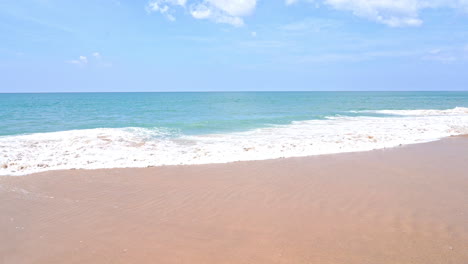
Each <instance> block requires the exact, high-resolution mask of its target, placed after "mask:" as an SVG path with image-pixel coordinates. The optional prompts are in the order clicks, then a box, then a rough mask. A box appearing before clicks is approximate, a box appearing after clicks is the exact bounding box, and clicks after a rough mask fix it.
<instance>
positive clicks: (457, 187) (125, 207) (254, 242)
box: [0, 136, 468, 264]
mask: <svg viewBox="0 0 468 264" xmlns="http://www.w3.org/2000/svg"><path fill="white" fill-rule="evenodd" d="M466 157H468V136H456V137H448V138H444V139H441V140H438V141H433V142H428V143H420V144H411V145H404V146H401V147H396V148H389V149H379V150H372V151H365V152H354V153H339V154H328V155H318V156H308V157H295V158H282V159H274V160H262V161H241V162H232V163H224V164H204V165H176V166H158V167H150V168H122V169H97V170H62V171H49V172H41V173H35V174H30V175H25V176H2V177H0V201H1V202H0V211H2V216H1V217H0V263H18V264H22V263H25V264H26V263H321V264H322V263H323V264H338V263H350V264H362V263H379V264H386V263H388V264H390V263H392V264H394V263H416V264H419V263H420V264H423V263H424V264H431V263H434V264H435V263H455V264H458V263H460V264H461V263H464V262H465V261H466V260H467V259H468V249H467V248H466V245H467V244H468V224H467V223H468V193H466V190H467V189H468V175H466V172H467V171H468V164H467V163H466ZM2 261H3V262H2Z"/></svg>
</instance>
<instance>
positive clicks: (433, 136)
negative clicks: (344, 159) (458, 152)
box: [0, 107, 468, 175]
mask: <svg viewBox="0 0 468 264" xmlns="http://www.w3.org/2000/svg"><path fill="white" fill-rule="evenodd" d="M373 113H381V114H388V115H395V116H388V117H370V116H358V117H350V116H334V117H328V118H327V119H325V120H309V121H296V122H292V123H291V124H289V125H277V126H271V127H267V128H261V129H255V130H250V131H246V132H238V133H227V134H208V135H198V136H188V135H182V134H177V133H174V131H170V130H167V129H162V128H155V129H144V128H99V129H89V130H73V131H62V132H52V133H38V134H30V135H19V136H3V137H0V175H24V174H30V173H35V172H41V171H47V170H60V169H97V168H123V167H147V166H160V165H182V164H184V165H189V164H207V163H225V162H233V161H244V160H264V159H274V158H283V157H299V156H309V155H320V154H331V153H342V152H355V151H366V150H373V149H381V148H390V147H395V146H399V145H405V144H413V143H420V142H428V141H433V140H437V139H440V138H443V137H447V136H452V135H460V134H468V108H461V107H457V108H454V109H449V110H379V111H373Z"/></svg>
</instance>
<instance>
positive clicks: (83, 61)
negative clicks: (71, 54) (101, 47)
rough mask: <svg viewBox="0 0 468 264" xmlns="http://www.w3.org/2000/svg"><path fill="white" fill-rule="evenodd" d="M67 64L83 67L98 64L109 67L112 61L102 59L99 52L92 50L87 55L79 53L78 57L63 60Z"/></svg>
mask: <svg viewBox="0 0 468 264" xmlns="http://www.w3.org/2000/svg"><path fill="white" fill-rule="evenodd" d="M65 62H66V63H69V64H74V65H78V66H80V67H85V66H87V65H93V66H99V67H110V66H112V63H110V62H107V61H105V60H103V58H102V56H101V54H100V53H99V52H93V53H92V54H91V55H89V56H85V55H80V56H79V57H78V59H73V60H67V61H65Z"/></svg>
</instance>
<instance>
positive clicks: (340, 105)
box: [0, 92, 468, 135]
mask: <svg viewBox="0 0 468 264" xmlns="http://www.w3.org/2000/svg"><path fill="white" fill-rule="evenodd" d="M455 107H468V92H219V93H56V94H0V124H2V125H1V126H0V135H18V134H27V133H38V132H53V131H66V130H75V129H92V128H123V127H142V128H160V129H161V128H164V129H167V130H168V131H170V132H171V133H174V134H186V135H197V134H210V133H225V132H233V131H246V130H250V129H255V128H260V127H265V126H270V125H275V124H276V125H277V124H289V123H291V122H292V121H302V120H315V119H324V118H326V117H330V116H336V115H345V116H360V115H366V116H369V115H374V116H385V115H379V114H375V113H374V114H369V113H356V112H353V111H361V110H383V109H387V110H410V109H451V108H455Z"/></svg>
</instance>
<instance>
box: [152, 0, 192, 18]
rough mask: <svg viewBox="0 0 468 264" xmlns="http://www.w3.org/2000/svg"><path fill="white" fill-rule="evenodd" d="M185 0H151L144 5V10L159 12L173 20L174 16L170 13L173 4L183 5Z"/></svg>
mask: <svg viewBox="0 0 468 264" xmlns="http://www.w3.org/2000/svg"><path fill="white" fill-rule="evenodd" d="M186 2H187V0H151V1H150V2H149V3H148V5H147V6H146V11H147V12H148V13H151V12H159V13H161V14H162V15H163V16H165V17H166V18H167V19H169V20H170V21H175V17H174V16H173V15H172V12H173V11H172V7H173V6H181V7H185V4H186Z"/></svg>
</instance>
